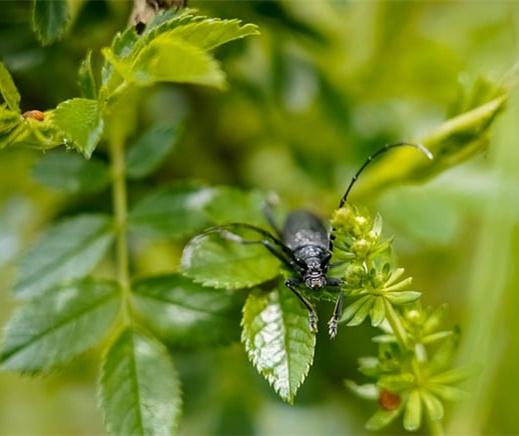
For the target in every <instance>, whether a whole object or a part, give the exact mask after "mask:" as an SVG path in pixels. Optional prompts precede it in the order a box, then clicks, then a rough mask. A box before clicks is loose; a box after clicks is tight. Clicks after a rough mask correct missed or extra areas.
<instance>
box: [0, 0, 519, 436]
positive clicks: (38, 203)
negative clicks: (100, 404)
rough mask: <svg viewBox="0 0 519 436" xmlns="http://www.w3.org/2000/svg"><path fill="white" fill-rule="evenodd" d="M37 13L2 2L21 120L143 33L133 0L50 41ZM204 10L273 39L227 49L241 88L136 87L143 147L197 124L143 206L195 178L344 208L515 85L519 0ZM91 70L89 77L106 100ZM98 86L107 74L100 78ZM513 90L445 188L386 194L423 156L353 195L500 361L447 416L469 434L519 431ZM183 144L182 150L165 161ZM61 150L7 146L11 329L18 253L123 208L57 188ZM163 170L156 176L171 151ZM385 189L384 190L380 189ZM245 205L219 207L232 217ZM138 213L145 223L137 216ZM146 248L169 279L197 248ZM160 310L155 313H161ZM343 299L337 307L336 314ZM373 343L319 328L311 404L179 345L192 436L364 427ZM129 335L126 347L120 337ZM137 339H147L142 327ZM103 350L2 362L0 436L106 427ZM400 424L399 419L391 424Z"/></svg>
mask: <svg viewBox="0 0 519 436" xmlns="http://www.w3.org/2000/svg"><path fill="white" fill-rule="evenodd" d="M49 3H50V2H49ZM30 6H31V3H30V2H28V1H21V2H20V1H3V2H2V12H1V14H0V59H1V60H2V61H3V62H4V63H5V65H6V66H7V68H8V70H9V72H10V73H11V74H12V76H13V78H14V81H15V83H16V85H17V87H18V89H19V90H20V94H21V102H20V106H21V112H25V111H28V110H35V109H36V110H41V111H46V110H48V109H52V108H54V107H55V106H57V105H58V104H59V103H60V102H62V101H63V100H66V99H71V98H73V97H77V96H79V95H80V91H79V89H80V88H79V87H78V84H77V77H78V75H77V72H78V69H79V66H80V64H81V63H82V61H83V60H84V59H85V57H86V56H87V53H88V52H89V51H91V53H92V54H91V55H88V56H91V61H92V64H93V65H94V67H95V68H93V71H98V70H99V67H100V65H101V63H102V60H103V59H102V57H101V55H100V51H101V48H103V47H106V46H108V45H110V42H111V40H112V38H113V36H114V34H115V33H116V32H117V31H120V30H122V29H124V28H125V27H126V24H127V20H128V16H129V13H130V10H131V3H130V2H120V1H116V0H114V1H95V2H89V1H74V2H70V7H71V19H70V22H69V23H68V26H67V29H66V33H65V34H64V35H63V36H62V37H61V39H60V40H59V41H55V42H53V43H51V42H52V41H53V40H54V38H55V37H58V36H59V35H53V34H47V35H48V36H47V38H48V42H49V44H47V45H46V46H45V47H41V46H40V44H39V43H38V41H37V40H36V36H35V34H34V33H33V31H32V29H31V27H32V24H31V21H32V19H33V18H32V17H31V7H30ZM191 6H193V7H195V8H199V10H200V12H201V13H203V14H207V15H209V16H214V17H219V18H232V19H234V18H239V19H242V20H244V22H251V23H256V24H258V26H259V27H260V29H261V35H262V36H261V37H260V38H254V39H250V40H243V41H238V42H235V43H233V44H232V45H229V46H224V47H221V48H219V49H218V50H217V52H216V55H217V58H218V59H219V60H220V61H221V62H222V65H223V69H224V70H225V72H226V73H227V83H228V89H227V90H226V91H224V92H221V91H216V90H212V89H207V88H202V87H196V86H191V85H190V86H178V85H172V84H162V85H157V86H154V87H152V88H146V89H145V90H144V91H137V94H138V98H139V105H138V107H136V108H128V107H125V105H124V104H121V106H120V107H119V108H118V110H121V111H124V110H128V111H130V112H131V111H135V112H136V113H135V114H134V115H135V116H136V118H135V120H136V121H135V123H131V124H128V125H127V126H125V127H126V130H127V131H128V132H129V133H130V134H131V135H132V138H133V144H134V147H135V151H134V152H128V154H129V155H130V153H133V155H134V156H139V148H141V149H142V148H145V147H146V141H147V139H146V136H143V132H146V131H148V129H149V128H151V126H152V125H162V126H178V125H179V124H182V128H181V129H179V130H178V132H179V133H178V134H179V136H178V138H176V139H175V144H174V145H173V146H172V147H171V148H174V152H173V154H172V155H171V156H170V158H169V159H168V160H167V161H166V162H165V163H164V164H163V165H161V166H160V167H159V168H158V171H156V172H155V173H153V175H152V176H151V177H148V178H146V179H143V178H141V177H140V176H139V174H138V173H139V172H138V171H137V173H136V174H134V175H135V177H134V178H133V180H132V181H131V182H130V186H129V188H131V189H130V190H129V193H130V200H131V201H135V202H136V201H142V202H143V204H144V206H142V208H141V210H142V211H143V212H146V211H147V210H149V209H148V208H149V207H150V206H149V204H152V205H153V201H154V199H153V198H149V197H148V198H146V197H144V194H146V193H147V192H148V189H149V188H151V187H159V186H160V187H162V186H164V188H163V189H164V191H163V195H165V196H168V195H171V196H172V197H171V198H172V199H173V200H172V202H173V205H176V204H177V203H176V202H178V201H182V199H184V198H187V199H189V189H190V187H189V186H184V187H183V186H182V185H178V184H175V185H173V188H170V187H169V186H171V185H168V184H169V182H175V181H177V180H185V179H195V180H200V181H203V182H204V183H205V184H207V185H234V186H239V187H245V188H254V189H258V190H260V191H263V192H275V193H277V194H278V195H279V197H280V198H281V199H282V203H283V207H285V206H286V207H287V208H291V207H299V206H304V207H308V208H311V209H312V210H314V211H316V212H317V213H319V214H320V215H322V216H323V217H326V216H329V214H330V213H331V211H332V209H333V208H334V207H335V206H336V204H337V203H338V200H339V198H340V196H341V195H342V194H343V191H344V189H345V187H346V184H347V183H348V181H349V177H351V175H352V174H353V172H354V171H355V170H356V169H357V168H358V166H359V165H360V164H361V163H362V162H363V160H364V159H365V157H366V156H367V155H368V154H370V153H371V152H373V151H375V150H376V149H378V148H380V146H381V145H383V144H385V143H388V142H397V141H399V140H409V141H419V140H422V139H424V138H430V136H428V135H430V133H431V132H434V131H437V130H436V129H437V128H438V126H440V125H441V123H442V122H443V121H445V120H446V119H447V118H450V117H452V116H455V115H458V114H460V113H463V112H466V111H467V110H470V109H472V108H475V107H477V106H478V105H480V104H484V103H487V102H489V101H492V100H495V99H496V98H499V95H500V94H499V91H498V90H499V89H501V87H502V86H504V87H506V86H507V85H508V83H506V82H504V83H501V82H500V81H501V80H502V78H503V77H505V78H506V74H507V73H508V72H509V71H510V69H511V67H512V65H514V63H515V62H516V61H517V47H518V40H517V29H518V26H519V22H518V19H519V15H518V14H519V6H518V5H516V4H514V3H513V2H491V1H487V2H454V1H452V2H450V1H447V2H391V1H387V2H383V1H369V2H335V1H321V2H298V1H283V2H278V1H253V2H238V1H229V2H202V1H199V2H197V0H193V2H192V4H191ZM40 13H49V11H40ZM44 31H48V29H40V31H39V32H40V33H42V32H44ZM58 33H59V32H58ZM84 65H85V63H83V68H82V70H83V73H82V74H81V75H80V77H81V78H82V82H83V85H82V89H83V90H86V92H87V93H88V90H89V89H91V88H89V86H88V83H90V82H89V79H88V77H89V74H88V68H87V67H84ZM85 68H86V73H85ZM481 76H486V77H489V78H490V79H489V80H486V79H485V80H482V79H481V78H480V77H481ZM94 79H95V81H96V82H97V83H101V79H102V78H101V77H94ZM485 83H495V84H496V85H493V86H487V85H485ZM496 90H497V91H496ZM496 92H497V94H496ZM83 96H84V97H88V98H92V97H93V95H88V94H87V95H83ZM16 100H17V99H16V98H13V99H11V100H10V101H11V103H12V104H15V102H16ZM515 100H516V99H515V97H514V96H512V99H511V101H510V103H509V109H507V110H508V113H505V114H504V117H503V118H502V119H500V120H498V122H497V124H496V126H495V129H494V130H493V133H494V135H493V136H492V137H491V138H490V140H486V141H484V143H482V144H479V145H480V147H478V148H477V151H478V154H477V155H476V157H475V158H474V159H472V160H471V161H470V162H468V163H466V164H463V165H460V166H457V167H455V168H453V169H450V170H449V171H446V172H444V173H442V174H441V175H440V176H439V177H437V178H435V179H434V180H432V181H430V182H428V183H427V184H423V185H420V186H412V187H398V188H394V189H392V190H390V191H387V192H381V188H383V187H386V186H385V185H386V183H382V184H381V183H380V182H379V183H378V185H377V182H376V180H377V177H378V176H377V172H378V174H379V175H380V174H382V175H384V176H387V177H392V174H394V173H395V172H398V171H400V170H401V169H402V165H403V164H404V163H403V162H406V161H407V159H404V158H402V160H400V159H398V160H393V159H392V158H389V159H388V160H387V161H385V162H381V163H380V165H381V166H380V167H379V169H377V168H375V167H374V168H373V171H372V173H371V175H370V174H369V173H368V172H366V173H365V174H364V175H363V180H365V182H363V181H362V180H361V181H360V182H359V186H358V188H359V190H358V191H354V192H353V193H352V200H353V201H355V202H362V203H364V204H367V205H369V207H370V208H373V209H376V210H378V211H379V212H380V214H381V215H382V216H383V218H384V223H385V225H386V228H389V233H390V234H391V233H392V234H394V235H395V236H396V240H395V247H396V253H397V254H398V256H399V263H400V264H401V265H404V266H405V267H406V271H407V272H408V273H409V274H410V275H412V276H413V277H414V279H415V285H416V287H417V289H420V290H422V291H423V296H422V300H423V301H424V302H425V303H426V304H427V305H428V304H429V303H430V304H432V305H434V306H438V305H440V304H443V303H445V302H447V303H448V304H449V306H450V309H449V311H448V320H447V322H448V324H449V325H452V324H456V323H457V324H460V325H461V329H462V332H463V334H462V337H461V343H462V351H461V353H460V361H461V363H481V364H483V368H484V369H483V370H482V373H481V375H480V376H479V377H477V378H475V379H474V381H473V383H472V386H469V387H468V390H469V391H472V392H473V397H472V398H471V399H469V400H467V401H466V402H465V403H464V404H463V405H462V406H460V410H454V411H450V412H449V413H448V420H447V421H448V422H449V419H450V420H451V422H452V424H451V425H452V429H453V430H452V431H454V430H455V431H456V432H457V433H471V434H475V433H482V434H517V433H518V432H519V426H518V424H517V420H516V419H515V413H514V412H515V410H516V408H517V400H516V398H515V397H516V396H515V391H516V390H517V389H516V388H519V376H518V375H517V371H516V370H515V369H516V366H517V359H518V358H519V343H518V341H517V339H516V338H517V337H519V335H517V334H516V328H517V327H516V324H515V322H514V321H515V320H514V317H515V316H514V313H515V310H514V308H515V307H516V306H517V304H518V303H519V302H518V301H517V292H516V290H517V286H518V285H519V276H518V272H517V269H515V268H514V266H515V265H517V264H518V262H519V250H518V248H517V247H519V231H518V221H519V214H518V207H517V203H518V202H517V199H518V198H519V188H518V186H519V183H518V182H519V181H518V180H517V168H519V155H518V151H517V147H516V146H515V144H516V141H517V128H516V120H517V115H518V113H519V112H518V109H517V106H518V105H517V103H516V101H515ZM8 103H9V102H8ZM123 103H124V102H123ZM128 119H133V115H132V114H131V113H130V114H129V118H128ZM175 132H176V129H175ZM155 134H160V131H159V132H155ZM150 135H153V133H150ZM169 150H170V148H169V146H165V150H163V155H164V156H166V155H167V154H168V153H169ZM482 150H488V151H486V152H484V153H482V152H481V151H482ZM157 152H159V151H157ZM161 152H162V151H161ZM51 153H52V154H53V153H54V151H52V152H48V153H47V154H46V155H43V156H42V154H41V153H40V152H35V151H32V150H27V149H21V148H7V149H4V150H2V152H1V154H0V177H1V179H2V183H0V268H1V269H0V277H1V278H2V281H1V288H0V291H1V294H0V295H1V301H2V304H1V305H0V321H1V324H2V325H5V322H6V320H7V319H8V318H9V317H10V314H11V313H12V308H13V306H14V301H13V297H12V296H11V295H10V292H9V290H10V289H12V288H13V285H14V283H15V281H16V277H17V276H16V271H17V270H18V265H19V262H18V260H19V259H20V255H21V253H22V252H23V251H25V250H26V248H27V247H28V246H29V244H32V242H33V241H34V239H35V236H36V235H37V234H39V233H40V231H41V229H42V228H44V226H45V224H46V223H49V222H51V221H53V220H54V219H57V218H60V217H64V216H68V215H70V214H72V213H76V212H79V211H80V212H89V211H96V212H99V211H105V212H106V211H109V209H110V207H109V204H110V200H109V198H108V195H107V194H106V193H98V192H97V191H96V192H97V193H89V188H91V184H88V183H87V181H85V183H84V184H83V185H80V186H79V187H73V188H68V190H67V189H66V190H65V191H67V192H66V193H63V192H57V191H55V190H53V189H51V188H52V181H50V182H49V181H47V182H48V183H45V185H47V186H50V188H46V187H43V186H42V185H41V184H40V183H38V181H39V182H42V183H44V182H43V181H42V180H41V177H38V168H40V169H41V167H42V166H45V165H47V168H49V167H51V166H52V165H58V164H59V162H58V163H57V162H56V161H57V160H58V159H60V157H59V156H58V157H54V159H55V160H54V162H52V160H50V161H49V160H48V159H53V158H51ZM107 156H108V150H107V149H106V148H105V146H104V145H103V144H101V146H100V147H99V148H98V149H97V150H96V155H95V157H96V161H92V163H93V164H96V163H98V164H102V163H103V162H104V161H106V160H107ZM40 159H42V160H40ZM65 159H66V158H65ZM134 159H136V158H134ZM148 165H149V167H150V168H153V169H154V168H155V167H154V164H153V161H152V162H149V163H148ZM384 166H385V168H384ZM43 173H44V174H49V173H48V172H45V171H43ZM40 174H41V171H40ZM96 183H98V184H99V185H98V186H102V185H103V181H102V180H96ZM363 183H365V184H366V185H363ZM370 183H375V185H374V186H377V188H371V189H370V188H369V184H370ZM165 185H168V186H165ZM363 186H366V187H365V188H364V187H363ZM378 188H380V189H378ZM146 201H147V202H148V206H146V203H145V202H146ZM237 201H239V200H237ZM226 206H227V205H226ZM232 207H233V206H232V205H228V207H227V208H226V211H216V212H215V214H216V215H219V216H221V217H222V216H223V217H225V218H227V215H226V214H227V213H228V214H229V216H231V217H232V216H233V213H232V212H233V211H232ZM136 210H137V211H138V209H136ZM138 218H139V217H138V216H137V217H135V216H134V217H133V219H134V224H135V225H136V226H138V224H139V220H138ZM180 218H181V219H183V217H180ZM185 219H186V222H189V217H185ZM215 219H216V218H215ZM149 230H150V234H153V232H156V233H154V235H155V236H156V235H157V233H158V234H161V233H162V232H167V229H166V230H164V227H163V226H162V225H161V223H158V225H157V227H155V228H153V229H149ZM386 231H388V230H387V229H386ZM130 242H131V245H132V259H131V266H132V269H133V272H134V274H135V275H143V276H144V275H146V274H150V273H171V272H172V271H173V270H174V269H175V267H176V266H178V264H179V262H180V253H181V250H182V246H183V242H185V241H182V243H178V244H177V243H175V244H172V243H169V242H164V241H163V240H158V239H156V238H135V239H132V240H131V241H130ZM111 268H112V266H111V265H110V264H108V263H105V264H102V265H101V267H100V270H99V271H98V274H99V275H100V276H101V277H103V276H109V272H110V271H111ZM172 280H174V279H172ZM145 285H146V283H145V282H142V283H141V286H142V289H141V290H142V292H141V293H142V294H145V292H146V286H145ZM161 298H164V296H161ZM149 304H150V301H148V306H147V307H145V308H142V310H147V311H150V310H153V308H150V306H149ZM143 307H144V306H143ZM330 308H331V306H330V305H326V304H325V303H323V304H321V305H320V310H323V311H326V313H329V311H330ZM32 310H34V311H37V308H32ZM161 316H162V315H161ZM323 333H324V332H323ZM372 336H373V330H372V329H371V328H370V327H366V326H363V327H359V328H348V329H346V328H343V329H342V330H341V331H340V334H339V336H338V337H337V338H336V339H335V340H334V341H333V342H331V341H329V340H327V339H326V336H325V335H321V334H320V335H319V337H318V341H317V344H318V345H317V350H316V354H315V362H314V366H313V367H312V370H311V373H310V375H309V377H308V380H307V382H306V383H305V385H304V386H302V387H301V389H300V392H299V394H298V397H297V399H296V401H295V405H294V406H288V405H285V404H282V403H281V402H280V401H279V400H278V399H277V398H276V397H275V396H274V395H273V393H271V392H270V391H269V389H268V386H267V385H266V384H265V383H264V381H263V380H262V379H261V377H260V376H258V375H257V374H256V373H255V372H254V370H253V369H252V368H251V367H250V365H249V364H248V362H247V358H246V355H245V353H244V350H243V347H241V346H237V345H236V346H232V347H229V348H221V349H216V350H207V351H202V352H200V351H196V352H193V351H190V350H189V349H188V348H186V349H185V350H183V351H178V350H177V351H176V354H175V356H176V357H175V359H176V363H177V366H178V371H179V374H180V379H181V380H182V386H183V390H184V393H183V399H184V417H183V421H182V427H181V434H254V433H255V434H262V435H266V434H285V433H292V434H339V433H340V434H343V433H346V434H347V433H355V434H359V433H363V432H364V431H365V430H364V423H365V422H366V420H367V419H368V418H369V416H371V415H372V414H373V412H374V409H375V407H374V406H373V405H372V404H371V403H367V402H364V401H363V400H359V399H358V398H357V397H356V396H354V395H352V394H351V393H350V392H349V391H348V390H346V389H344V387H343V383H342V381H343V380H344V379H356V381H358V382H359V383H362V382H364V380H362V379H361V378H360V377H359V375H358V372H357V360H358V358H359V357H362V356H365V355H373V354H375V350H376V345H375V344H372V343H370V338H371V337H372ZM125 338H126V337H125V336H123V337H122V338H121V342H120V343H118V344H119V345H120V348H121V349H122V348H124V346H125V345H126V344H125V343H124V339H125ZM138 338H139V340H140V341H142V342H143V343H146V341H148V339H147V337H146V336H143V335H141V334H140V333H139V335H138ZM463 344H464V345H463ZM115 351H117V350H115ZM115 351H114V352H115ZM155 352H156V353H157V354H158V355H162V354H163V350H162V349H156V350H155ZM94 354H95V352H94V353H91V352H90V353H88V354H86V355H82V356H80V358H79V359H78V360H77V361H76V362H75V363H74V364H73V365H72V366H70V367H68V368H66V369H65V370H64V371H60V372H56V373H53V374H51V375H50V376H49V377H47V378H41V379H40V378H38V379H31V380H27V379H25V378H23V377H20V376H18V375H15V374H12V373H5V372H3V373H0V434H17V433H40V434H42V433H51V434H52V433H56V434H58V433H67V434H87V433H95V434H102V433H103V431H104V429H103V426H102V416H101V414H100V412H99V411H98V410H97V409H96V401H95V397H96V395H95V389H94V380H95V378H96V377H97V375H96V373H97V369H98V368H97V366H98V359H97V358H96V357H95V356H94ZM108 369H110V368H108ZM170 383H175V381H174V380H170ZM56 410H59V411H60V412H59V413H56ZM202 410H203V413H201V411H202ZM476 416H477V417H478V419H475V417H476ZM400 431H402V429H401V428H400V427H398V426H396V427H392V428H390V429H389V430H387V432H388V434H395V433H398V432H400Z"/></svg>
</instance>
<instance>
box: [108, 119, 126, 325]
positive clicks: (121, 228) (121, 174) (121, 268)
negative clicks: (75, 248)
mask: <svg viewBox="0 0 519 436" xmlns="http://www.w3.org/2000/svg"><path fill="white" fill-rule="evenodd" d="M109 153H110V162H111V171H112V207H113V211H114V222H115V235H116V247H115V249H116V253H115V265H116V266H115V268H116V277H117V281H118V282H119V285H120V286H121V290H122V301H123V305H122V306H123V310H122V316H123V323H124V324H125V325H130V324H131V308H130V268H129V258H128V238H127V234H126V223H127V215H128V208H127V193H126V179H125V162H124V140H123V135H122V134H121V130H120V129H117V128H116V126H114V129H113V130H112V134H111V137H110V144H109Z"/></svg>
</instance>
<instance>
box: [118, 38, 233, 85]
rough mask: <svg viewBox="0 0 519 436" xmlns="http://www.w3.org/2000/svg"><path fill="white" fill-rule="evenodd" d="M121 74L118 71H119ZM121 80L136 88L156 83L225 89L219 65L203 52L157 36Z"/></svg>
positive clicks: (188, 45) (223, 77)
mask: <svg viewBox="0 0 519 436" xmlns="http://www.w3.org/2000/svg"><path fill="white" fill-rule="evenodd" d="M119 72H121V71H119ZM129 73H130V75H124V71H123V72H122V74H123V77H125V79H126V80H127V81H128V82H129V83H135V84H137V85H140V86H148V85H152V84H153V83H156V82H176V83H193V84H197V85H207V86H214V87H217V88H223V87H224V86H225V74H224V72H223V71H222V70H221V68H220V65H219V63H218V62H217V61H216V60H215V59H214V58H213V57H212V56H211V55H209V54H208V53H207V52H205V51H204V50H202V49H200V48H198V47H195V46H192V45H190V44H187V43H185V42H182V41H179V40H177V39H171V38H165V37H158V38H156V39H154V40H153V41H152V42H151V43H150V44H149V45H148V46H146V47H145V48H144V49H143V50H142V51H141V53H139V55H138V56H137V58H136V59H135V62H134V63H133V64H132V66H131V70H130V72H129Z"/></svg>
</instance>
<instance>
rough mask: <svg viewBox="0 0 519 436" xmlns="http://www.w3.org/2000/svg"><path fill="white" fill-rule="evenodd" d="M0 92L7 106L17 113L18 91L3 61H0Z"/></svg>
mask: <svg viewBox="0 0 519 436" xmlns="http://www.w3.org/2000/svg"><path fill="white" fill-rule="evenodd" d="M0 94H1V95H2V97H3V98H4V100H5V102H6V103H7V107H8V108H9V109H11V111H13V112H15V113H18V115H19V112H20V93H19V92H18V89H17V88H16V85H15V84H14V81H13V78H12V77H11V74H9V71H8V70H7V68H6V67H5V65H4V63H3V62H0ZM2 118H3V117H2ZM0 122H1V121H0ZM1 132H2V129H0V133H1Z"/></svg>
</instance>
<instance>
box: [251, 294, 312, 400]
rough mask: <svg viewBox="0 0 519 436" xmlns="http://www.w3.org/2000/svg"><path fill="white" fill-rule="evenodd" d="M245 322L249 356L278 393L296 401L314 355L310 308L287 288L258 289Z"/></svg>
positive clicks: (282, 396)
mask: <svg viewBox="0 0 519 436" xmlns="http://www.w3.org/2000/svg"><path fill="white" fill-rule="evenodd" d="M242 325H243V333H242V342H243V343H244V344H245V349H246V350H247V354H248V356H249V359H250V360H251V362H252V363H253V364H254V366H255V367H256V368H257V370H258V371H259V372H260V373H261V374H262V375H263V376H264V377H265V378H266V379H267V381H268V382H269V383H270V384H271V385H272V387H273V388H274V390H275V391H276V392H277V394H278V395H279V396H280V397H281V398H282V399H283V400H284V401H287V402H288V403H292V402H293V400H294V396H295V395H296V392H297V390H298V389H299V386H301V384H302V383H303V381H304V379H305V378H306V375H307V374H308V371H309V369H310V366H311V365H312V361H313V356H314V348H315V335H314V334H313V333H311V331H310V326H309V321H308V311H307V310H306V309H305V308H304V307H303V305H302V304H301V302H300V301H299V300H298V298H297V297H296V296H295V295H294V294H292V293H291V292H290V291H289V290H288V289H285V288H284V287H283V288H281V289H274V290H272V291H270V292H264V291H260V290H254V291H253V292H251V293H250V294H249V298H248V299H247V302H246V304H245V307H244V310H243V321H242Z"/></svg>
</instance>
